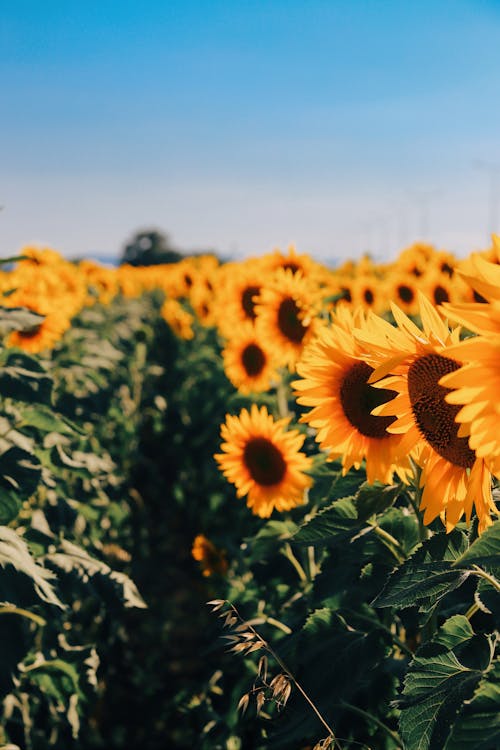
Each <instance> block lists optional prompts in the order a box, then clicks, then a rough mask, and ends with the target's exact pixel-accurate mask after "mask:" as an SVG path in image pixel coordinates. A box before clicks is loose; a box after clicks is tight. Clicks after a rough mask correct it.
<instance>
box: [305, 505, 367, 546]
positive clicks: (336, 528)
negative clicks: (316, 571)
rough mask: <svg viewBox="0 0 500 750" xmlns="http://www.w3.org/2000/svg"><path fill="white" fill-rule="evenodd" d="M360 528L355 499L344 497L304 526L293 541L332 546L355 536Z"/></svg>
mask: <svg viewBox="0 0 500 750" xmlns="http://www.w3.org/2000/svg"><path fill="white" fill-rule="evenodd" d="M359 527H360V522H359V520H358V516H357V512H356V506H355V505H354V499H353V498H352V497H344V498H342V499H341V500H335V501H334V502H333V503H332V504H331V505H329V506H328V507H326V508H324V509H323V510H321V511H320V512H319V513H317V515H315V516H313V517H312V518H311V519H310V520H309V521H306V522H305V523H304V524H302V526H301V527H300V528H299V530H298V532H297V533H296V534H294V536H293V539H292V541H294V542H297V543H298V544H318V545H321V544H331V543H333V542H337V541H339V540H340V539H348V538H349V537H351V536H353V534H354V533H356V531H357V530H358V529H359Z"/></svg>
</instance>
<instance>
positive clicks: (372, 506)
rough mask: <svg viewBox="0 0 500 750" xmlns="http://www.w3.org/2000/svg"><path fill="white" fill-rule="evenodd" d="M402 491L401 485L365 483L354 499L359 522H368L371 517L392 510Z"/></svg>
mask: <svg viewBox="0 0 500 750" xmlns="http://www.w3.org/2000/svg"><path fill="white" fill-rule="evenodd" d="M401 491H402V487H401V486H400V485H389V486H387V485H384V484H380V483H379V482H377V483H376V484H368V482H363V484H362V485H361V487H360V488H359V490H358V492H357V493H356V495H355V498H354V503H355V505H356V508H357V512H358V518H359V520H360V521H367V520H368V519H369V518H371V516H374V515H376V514H377V513H382V512H383V511H384V510H387V509H388V508H390V507H391V505H393V504H394V502H395V500H396V498H397V497H398V495H399V494H400V493H401Z"/></svg>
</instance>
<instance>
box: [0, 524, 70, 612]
mask: <svg viewBox="0 0 500 750" xmlns="http://www.w3.org/2000/svg"><path fill="white" fill-rule="evenodd" d="M0 565H1V566H2V567H3V568H5V567H7V566H8V565H12V566H13V567H14V568H15V569H16V570H17V571H18V572H19V573H23V574H24V575H25V576H28V578H29V579H30V580H31V583H32V585H33V587H34V589H35V592H36V593H37V594H38V596H39V597H40V599H42V600H43V601H45V602H48V603H49V604H56V605H57V606H58V607H61V608H62V609H64V605H63V604H62V602H61V601H60V600H59V599H58V597H57V596H56V593H55V591H54V589H53V587H52V584H51V583H49V581H51V580H53V579H54V578H55V576H54V573H52V571H50V570H47V568H44V567H42V566H41V565H39V564H38V562H36V561H35V560H34V559H33V558H32V557H31V554H30V552H29V549H28V546H27V544H26V542H25V541H24V539H22V538H21V537H20V536H19V535H18V534H17V533H16V532H15V531H14V530H13V529H9V528H7V527H6V526H0Z"/></svg>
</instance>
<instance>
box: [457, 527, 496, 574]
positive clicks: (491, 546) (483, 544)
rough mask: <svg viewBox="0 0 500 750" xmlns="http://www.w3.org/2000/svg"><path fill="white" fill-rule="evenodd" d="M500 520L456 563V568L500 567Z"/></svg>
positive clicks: (465, 551) (484, 532)
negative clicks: (476, 566)
mask: <svg viewBox="0 0 500 750" xmlns="http://www.w3.org/2000/svg"><path fill="white" fill-rule="evenodd" d="M499 555H500V520H498V521H495V523H493V525H492V526H490V527H489V528H487V529H486V531H483V533H482V534H481V536H480V537H478V538H477V539H476V541H475V542H473V543H472V544H471V545H470V547H469V548H468V549H467V550H464V552H463V553H462V554H461V555H460V557H458V558H457V559H456V560H455V561H454V563H453V564H454V566H455V567H457V568H459V567H460V568H464V567H468V566H470V565H493V566H498V565H499Z"/></svg>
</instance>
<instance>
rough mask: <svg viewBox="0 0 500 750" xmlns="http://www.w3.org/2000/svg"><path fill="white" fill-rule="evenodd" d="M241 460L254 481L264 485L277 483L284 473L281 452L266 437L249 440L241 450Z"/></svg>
mask: <svg viewBox="0 0 500 750" xmlns="http://www.w3.org/2000/svg"><path fill="white" fill-rule="evenodd" d="M243 461H244V463H245V466H246V467H247V469H248V471H249V472H250V475H251V477H252V479H253V480H254V482H257V484H261V485H262V486H264V487H270V486H272V485H273V484H279V483H280V482H281V480H282V479H283V477H284V476H285V473H286V463H285V459H284V458H283V454H282V453H281V451H280V450H279V449H278V448H277V447H276V446H275V445H274V444H273V443H272V442H271V441H270V440H268V439H267V438H263V437H257V438H253V439H252V440H249V441H248V443H247V444H246V446H245V450H244V452H243Z"/></svg>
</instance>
